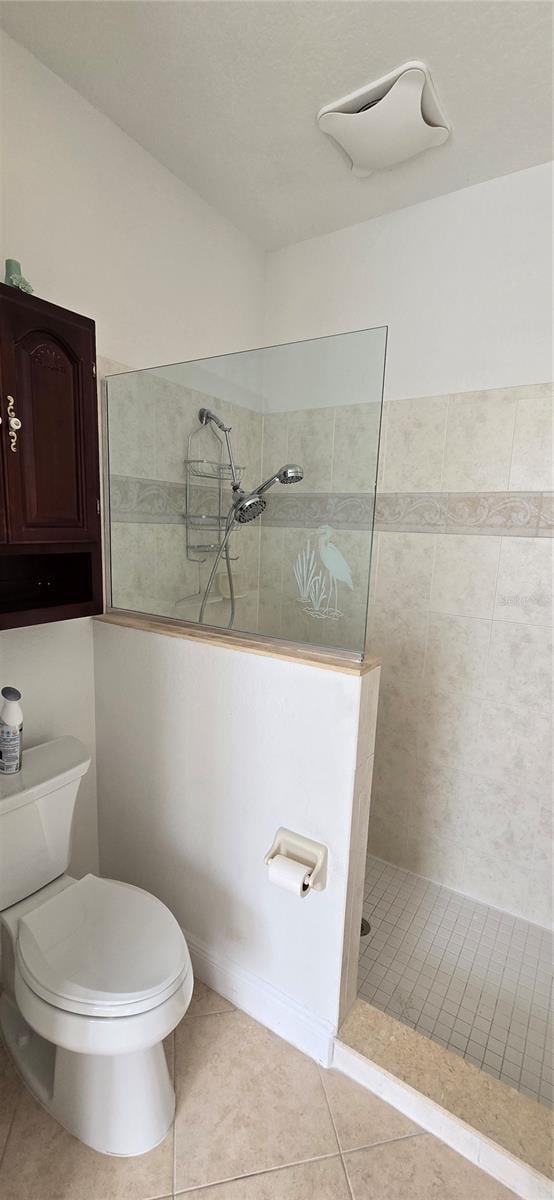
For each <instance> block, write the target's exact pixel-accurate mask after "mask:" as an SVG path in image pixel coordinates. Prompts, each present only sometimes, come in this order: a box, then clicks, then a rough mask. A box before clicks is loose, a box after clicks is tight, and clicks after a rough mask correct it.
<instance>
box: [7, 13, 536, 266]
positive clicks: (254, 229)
mask: <svg viewBox="0 0 554 1200" xmlns="http://www.w3.org/2000/svg"><path fill="white" fill-rule="evenodd" d="M0 13H1V20H2V24H3V26H4V28H5V29H6V31H7V32H8V33H9V34H11V35H12V36H13V37H14V38H16V39H17V40H18V41H20V42H21V43H22V44H23V45H24V46H26V47H27V48H28V49H29V50H31V51H32V52H33V53H34V54H35V55H36V56H37V57H38V58H39V59H41V60H42V62H44V63H45V64H46V65H47V66H48V67H50V68H51V69H52V70H53V71H55V72H56V73H57V74H58V75H60V76H61V77H62V78H63V79H65V80H66V81H67V83H69V84H71V86H72V87H74V88H75V89H76V90H77V91H78V92H80V93H81V94H82V95H83V96H85V97H86V98H87V99H88V100H89V101H90V102H91V103H92V104H94V105H95V106H96V107H97V108H98V109H100V110H101V112H103V113H105V115H106V116H108V117H110V118H111V119H112V121H115V122H116V124H117V125H119V126H120V127H121V128H122V129H124V130H125V132H126V133H128V134H130V136H131V137H133V138H135V139H136V141H137V142H139V143H140V145H141V146H143V147H144V148H145V149H146V150H148V151H150V153H151V154H153V155H154V156H155V157H156V158H157V159H159V161H160V162H162V163H163V164H164V165H165V166H166V167H168V168H169V169H170V170H171V171H173V173H174V174H175V175H177V176H178V177H179V178H180V179H182V180H184V181H185V182H186V183H187V184H189V185H190V186H191V187H192V188H194V189H195V190H196V191H197V192H199V193H200V195H201V196H203V197H204V198H205V199H206V200H208V201H209V202H210V203H212V204H213V205H214V206H215V207H216V208H218V209H219V210H220V211H221V212H223V213H225V214H226V216H227V217H229V218H230V220H231V221H233V222H234V223H235V225H237V226H239V227H240V228H241V229H243V230H245V231H246V233H248V234H249V235H250V236H251V237H252V238H253V239H254V240H255V241H257V242H259V243H260V244H262V245H263V246H265V247H268V248H269V247H276V246H282V245H285V244H287V243H290V242H295V241H300V240H302V239H304V238H308V237H312V236H314V235H316V234H320V233H325V232H329V231H331V230H333V229H338V228H342V227H343V226H346V225H351V224H353V223H355V222H357V221H363V220H366V219H367V218H368V217H373V216H377V215H378V214H380V213H383V212H386V211H389V210H391V209H396V208H404V207H406V206H407V205H410V204H416V203H418V202H419V201H421V200H426V199H429V198H430V197H432V196H437V195H441V194H443V193H445V192H450V191H454V190H455V189H457V188H463V187H467V186H469V185H470V184H474V183H480V182H482V181H484V180H486V179H491V178H493V177H495V176H497V175H505V174H508V173H509V172H511V171H518V170H521V169H523V168H525V167H528V166H532V165H534V164H536V163H539V162H544V161H546V160H547V159H549V158H550V157H551V156H552V135H551V99H550V94H551V85H552V57H551V56H552V39H551V21H552V9H551V5H550V4H549V3H546V2H542V0H541V2H537V3H536V2H534V0H522V2H521V3H519V2H516V0H513V2H504V0H498V2H497V0H492V2H486V3H481V2H480V0H435V2H430V3H429V2H427V0H399V2H397V0H354V2H353V3H352V2H351V0H277V2H275V0H254V2H252V0H177V2H176V3H174V2H161V3H158V2H157V0H138V2H135V0H123V2H120V0H107V2H106V0H48V2H46V3H45V2H44V0H26V2H25V3H22V2H21V0H15V2H13V0H7V2H4V3H2V4H1V6H0ZM412 58H421V59H423V60H424V61H426V62H427V63H428V64H429V66H430V68H431V72H432V75H433V78H434V82H435V85H436V87H437V90H438V93H439V95H440V97H441V100H442V102H443V103H444V105H445V107H446V110H447V113H448V115H449V117H450V120H451V122H452V124H453V136H452V137H451V139H450V140H449V141H448V142H447V143H446V145H445V146H443V147H441V148H440V149H438V150H431V151H428V152H427V153H426V154H424V155H422V156H420V157H419V158H417V159H412V160H411V161H410V162H408V163H405V164H404V165H402V166H399V167H396V168H395V169H394V170H392V171H385V172H380V173H378V174H375V175H373V176H371V177H370V178H369V179H365V180H359V179H355V178H354V177H353V176H352V175H351V174H350V173H349V171H348V169H347V166H346V165H345V160H344V158H343V156H342V154H341V152H340V150H338V148H337V147H336V146H335V145H334V144H333V143H332V142H331V141H330V140H329V139H328V138H327V137H326V136H325V135H324V134H323V133H321V132H320V131H319V129H318V128H317V125H316V122H315V116H316V113H317V111H318V109H319V108H320V107H321V106H322V105H324V104H326V103H330V102H331V101H333V100H336V99H338V98H340V97H341V96H343V95H344V94H346V93H347V92H350V91H352V90H353V89H355V88H358V87H360V86H361V85H363V84H365V83H367V82H370V81H371V80H372V79H375V78H378V77H379V76H380V75H383V74H385V73H386V72H388V71H390V70H391V69H392V68H393V67H396V66H398V65H400V64H401V63H403V62H405V61H406V60H408V59H412ZM106 183H107V185H109V181H106ZM507 250H508V248H507Z"/></svg>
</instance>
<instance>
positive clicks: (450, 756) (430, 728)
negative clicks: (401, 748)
mask: <svg viewBox="0 0 554 1200" xmlns="http://www.w3.org/2000/svg"><path fill="white" fill-rule="evenodd" d="M417 711H418V722H419V731H418V743H417V750H418V757H419V758H420V759H421V760H422V761H424V762H426V763H434V764H435V765H437V766H444V767H455V768H458V769H462V768H463V767H465V766H467V764H468V761H470V760H471V758H472V755H473V754H474V752H475V744H476V741H477V738H478V735H479V720H480V717H481V703H480V700H479V699H478V698H477V697H472V696H467V695H465V694H464V693H462V692H460V691H450V692H446V691H438V690H437V689H434V688H424V690H423V692H422V695H421V702H420V704H419V706H418V710H417Z"/></svg>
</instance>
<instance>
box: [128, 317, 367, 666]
mask: <svg viewBox="0 0 554 1200" xmlns="http://www.w3.org/2000/svg"><path fill="white" fill-rule="evenodd" d="M385 337H386V331H385V330H384V329H373V330H362V331H360V332H356V333H351V334H342V335H339V336H337V337H329V338H320V339H314V340H312V341H307V342H296V343H292V344H289V345H284V346H274V347H265V348H262V349H260V350H252V351H248V352H244V353H238V354H231V355H223V356H222V357H220V358H212V359H204V360H201V361H197V362H189V363H178V364H176V365H173V366H163V367H156V368H153V369H151V370H145V371H136V372H128V373H124V374H121V375H116V376H111V377H110V378H109V379H108V383H107V426H108V450H109V471H110V478H109V492H110V518H111V520H110V529H109V535H110V545H111V555H110V562H111V605H112V607H113V608H116V609H127V610H131V611H134V612H137V611H138V612H143V613H147V614H148V615H156V616H161V617H165V618H168V617H169V618H171V619H172V620H176V621H184V622H193V623H195V624H202V625H206V626H210V627H216V628H221V629H232V630H235V631H236V632H241V633H246V634H248V635H255V636H259V637H270V638H284V639H286V640H287V642H290V641H295V642H298V643H307V644H309V645H312V646H314V645H315V646H322V647H325V648H327V649H336V650H341V651H347V652H350V653H353V654H355V655H356V656H358V657H359V656H361V655H362V654H363V652H364V644H365V629H366V613H367V602H368V588H369V574H370V562H371V546H372V534H373V516H374V498H375V482H376V471H377V454H378V443H379V431H380V424H381V408H382V387H383V372H384V356H385ZM280 463H282V464H284V465H283V466H279V465H278V464H280ZM260 480H262V481H263V482H261V483H260V482H259V481H260ZM276 485H283V486H282V487H281V486H276Z"/></svg>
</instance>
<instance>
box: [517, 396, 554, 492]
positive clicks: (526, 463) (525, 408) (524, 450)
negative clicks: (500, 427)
mask: <svg viewBox="0 0 554 1200" xmlns="http://www.w3.org/2000/svg"><path fill="white" fill-rule="evenodd" d="M540 390H541V389H537V391H540ZM549 390H550V395H532V396H525V397H524V396H522V397H521V398H520V399H519V400H518V404H517V413H516V422H515V435H514V445H513V451H512V464H511V470H510V488H512V489H514V490H515V491H526V490H527V489H533V490H539V491H552V488H553V486H554V479H553V445H552V441H553V428H554V400H553V397H552V389H551V387H550V389H549Z"/></svg>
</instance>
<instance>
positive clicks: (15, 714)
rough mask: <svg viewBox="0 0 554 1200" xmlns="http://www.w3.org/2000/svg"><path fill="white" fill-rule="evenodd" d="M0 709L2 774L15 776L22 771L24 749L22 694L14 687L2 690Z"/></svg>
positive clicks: (0, 763) (0, 766) (0, 771)
mask: <svg viewBox="0 0 554 1200" xmlns="http://www.w3.org/2000/svg"><path fill="white" fill-rule="evenodd" d="M1 694H2V707H1V708H0V774H2V775H15V774H16V772H17V771H20V770H21V752H22V748H23V745H22V743H23V709H22V708H21V704H20V703H19V701H20V700H21V692H18V690H17V688H14V687H3V688H2V693H1Z"/></svg>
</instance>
